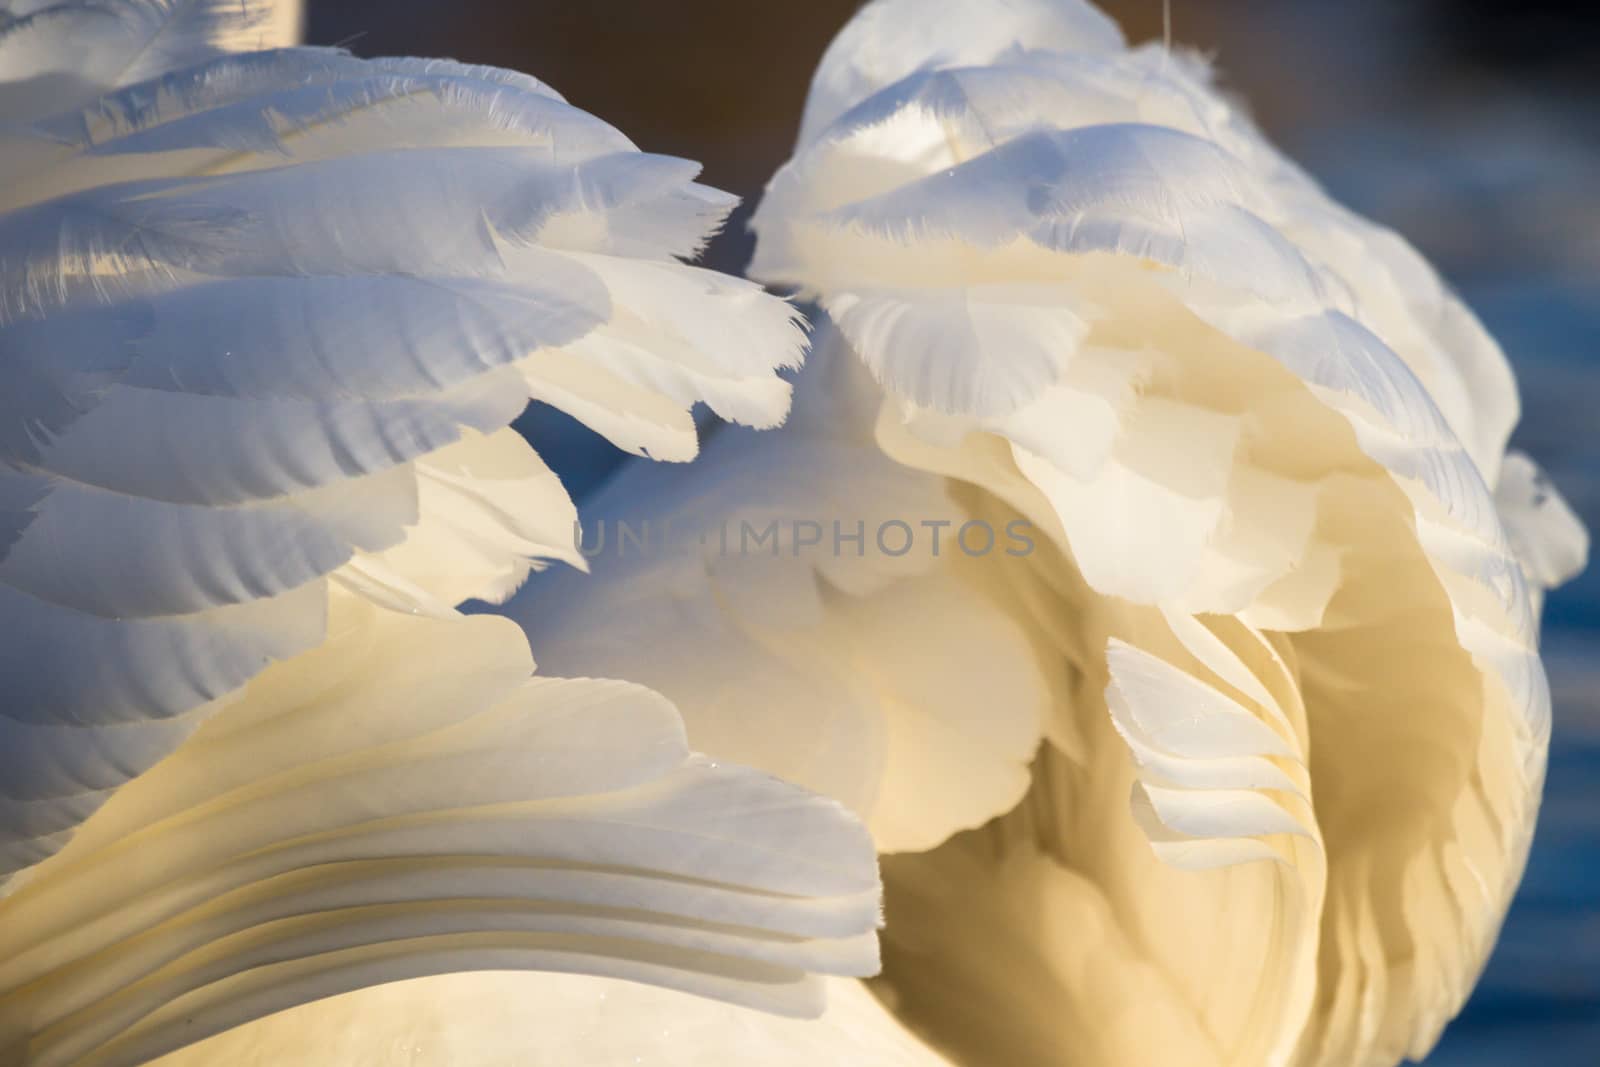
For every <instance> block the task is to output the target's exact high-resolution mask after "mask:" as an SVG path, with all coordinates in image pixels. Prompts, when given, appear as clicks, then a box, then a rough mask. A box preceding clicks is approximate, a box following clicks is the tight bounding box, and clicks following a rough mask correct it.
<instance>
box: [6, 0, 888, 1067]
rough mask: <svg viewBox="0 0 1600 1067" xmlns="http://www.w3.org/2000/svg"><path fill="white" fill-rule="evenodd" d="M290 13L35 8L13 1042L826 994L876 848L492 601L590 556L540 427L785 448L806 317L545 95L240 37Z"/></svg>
mask: <svg viewBox="0 0 1600 1067" xmlns="http://www.w3.org/2000/svg"><path fill="white" fill-rule="evenodd" d="M267 14H270V13H268V12H266V11H265V9H261V10H258V9H256V8H254V7H251V6H249V5H244V6H241V5H237V4H230V5H222V4H212V3H199V2H196V3H181V2H173V3H166V2H155V0H150V2H145V0H127V2H124V3H110V4H101V3H92V4H91V3H76V2H74V3H66V4H59V5H53V6H50V7H44V6H42V5H29V4H23V5H17V4H12V5H9V6H7V7H6V8H5V9H4V12H3V16H4V17H0V115H3V117H4V119H5V123H4V126H3V128H0V142H3V151H0V175H3V178H4V182H3V184H4V186H5V190H6V191H5V193H3V194H0V232H3V234H4V237H3V242H0V243H3V247H4V251H3V252H0V357H3V358H0V394H3V396H4V399H3V400H0V409H3V414H4V416H5V417H4V418H3V419H0V422H3V423H5V425H6V426H8V427H9V429H7V430H5V431H3V432H0V625H3V626H4V628H5V630H6V632H7V634H8V635H10V637H9V638H8V641H7V642H6V645H5V648H4V651H0V688H3V689H4V690H5V691H6V693H7V697H6V701H5V707H4V708H3V709H0V879H7V876H10V877H9V879H7V880H6V882H5V885H4V888H3V890H0V959H3V960H4V961H5V962H4V964H0V969H3V974H0V1060H5V1061H6V1062H11V1060H13V1059H16V1060H18V1061H19V1062H27V1063H39V1064H46V1063H68V1062H71V1063H101V1064H133V1063H138V1062H143V1061H144V1060H146V1059H148V1058H149V1057H151V1056H154V1055H158V1054H160V1053H162V1052H165V1051H167V1050H170V1049H173V1048H176V1047H178V1046H180V1045H183V1044H186V1043H188V1042H191V1041H194V1040H198V1039H199V1038H201V1037H203V1036H205V1035H207V1034H210V1033H215V1032H217V1031H220V1030H224V1029H226V1028H228V1027H231V1026H234V1025H236V1024H239V1023H242V1022H246V1021H248V1020H250V1019H253V1018H255V1017H258V1016H261V1015H264V1014H267V1013H270V1012H274V1011H277V1010H279V1009H282V1008H285V1007H288V1006H291V1005H294V1004H299V1003H303V1002H306V1001H308V1000H312V999H315V998H318V997H323V996H328V995H332V994H334V993H339V992H343V991H346V990H351V989H356V988H359V987H363V986H367V985H371V984H374V983H381V982H387V981H393V980H395V979H400V978H407V977H412V976H418V975H427V974H435V973H442V972H447V971H456V970H467V969H486V968H487V969H496V968H515V969H546V970H558V971H582V972H589V973H596V974H605V975H610V976H615V977H619V978H629V979H634V980H638V981H646V982H654V983H657V984H661V985H665V986H670V987H674V988H678V989H685V990H690V991H693V992H696V993H701V994H705V995H708V996H712V997H716V998H720V999H724V1000H730V1001H735V1002H739V1003H743V1004H749V1005H754V1006H758V1007H762V1008H766V1009H768V1010H772V1011H777V1012H781V1013H786V1014H806V1013H812V1014H814V1013H816V1012H817V1011H820V1010H821V1002H820V989H821V986H820V984H819V981H818V980H817V979H816V978H815V977H813V976H814V975H815V974H817V973H832V974H861V973H866V972H869V971H870V970H872V969H873V967H874V966H875V944H874V938H873V934H872V931H873V930H874V928H875V926H876V923H877V916H878V912H877V891H876V874H875V869H874V864H873V856H872V850H871V845H870V841H869V839H868V838H867V836H866V834H865V831H864V830H863V829H862V827H861V826H860V824H859V823H858V822H857V821H856V820H855V819H854V818H853V817H852V816H850V815H849V814H848V813H846V812H845V811H844V810H843V809H842V808H840V807H839V806H838V805H837V804H835V803H833V802H831V801H827V800H824V799H820V798H816V797H814V796H812V795H811V794H807V793H804V792H802V791H801V790H799V789H796V788H794V787H792V786H790V785H787V784H784V783H782V782H779V781H777V780H776V779H774V778H771V777H769V776H767V775H765V774H762V773H759V772H755V771H748V770H745V769H742V768H739V767H735V766H730V765H727V764H718V763H713V762H711V761H709V760H707V759H706V758H704V757H702V756H698V755H695V754H693V753H692V752H691V750H690V749H689V748H688V747H687V746H686V743H685V740H684V737H683V733H682V726H681V722H680V720H679V719H678V717H677V714H676V712H675V711H674V710H673V709H672V707H671V705H670V704H669V703H667V702H666V700H665V699H663V698H662V697H660V696H657V695H655V694H653V693H651V692H649V691H648V690H644V689H641V688H638V687H635V686H631V685H626V684H623V683H615V682H599V681H588V680H573V681H564V680H559V679H547V678H537V679H531V680H530V679H529V677H528V675H529V673H530V671H531V670H532V666H533V664H532V660H531V658H530V657H529V654H528V650H527V647H526V643H525V641H524V639H523V638H522V636H521V635H520V634H519V633H518V632H517V630H516V629H515V627H513V626H512V625H511V624H509V623H507V622H504V621H501V620H490V619H477V620H473V619H466V618H463V617H461V616H460V615H458V614H457V612H456V610H455V608H456V605H458V604H459V603H460V602H462V601H463V600H465V599H467V598H470V597H483V598H490V599H504V598H505V597H507V596H509V595H510V594H511V593H512V592H513V591H514V590H515V589H516V588H517V587H518V586H519V585H520V584H521V582H522V581H523V579H524V578H526V576H527V575H528V573H530V571H531V570H533V569H536V568H538V567H540V566H543V565H544V564H545V563H546V562H548V561H551V560H564V561H567V562H569V563H571V564H574V565H577V566H581V565H582V563H583V560H582V558H581V557H580V556H579V555H578V554H577V552H576V544H575V540H574V525H575V524H574V519H575V517H576V513H575V510H574V508H573V505H572V502H571V501H570V499H569V498H568V497H567V494H566V493H565V491H564V490H563V489H562V487H561V485H560V482H559V481H558V480H557V478H556V477H555V476H554V474H552V473H551V471H550V470H549V469H548V468H547V467H545V465H544V464H543V463H542V462H541V461H540V460H539V458H538V456H536V455H535V454H534V453H533V451H532V450H531V449H530V448H529V447H528V446H527V444H526V443H525V442H523V441H522V440H521V439H520V438H519V437H518V436H517V435H516V434H515V433H514V432H513V431H511V430H510V429H509V423H510V422H511V421H512V420H513V419H515V418H516V417H517V416H518V415H519V414H520V413H521V412H522V410H523V409H524V407H525V406H526V405H527V403H528V401H529V400H530V398H539V399H543V400H547V401H550V402H553V403H556V404H558V405H559V406H562V407H565V408H566V409H567V410H568V411H570V412H571V413H572V414H573V415H575V416H576V417H578V418H580V419H583V420H584V421H586V422H589V423H590V424H591V425H592V426H594V427H595V428H596V429H598V430H600V431H601V432H605V433H609V434H611V435H612V437H613V438H614V439H616V440H618V442H619V443H620V444H623V445H624V446H625V447H629V448H632V449H634V450H635V451H641V452H643V451H646V450H647V449H648V450H654V451H656V452H658V453H659V454H660V455H662V456H663V457H665V458H674V459H688V458H690V457H692V456H693V455H694V453H695V451H696V446H697V442H696V439H695V433H694V427H693V422H692V419H691V418H690V416H689V413H688V409H689V408H690V407H691V406H692V405H694V404H696V403H700V402H704V403H706V404H708V405H709V406H711V407H712V408H713V409H714V410H716V411H718V412H720V413H722V414H724V415H726V416H728V417H730V418H736V419H741V420H744V421H748V422H751V423H755V424H759V425H771V424H774V423H776V422H778V421H780V420H781V419H782V417H783V415H784V412H785V411H786V410H787V406H788V400H789V391H788V387H787V385H786V384H785V383H784V382H783V381H782V380H781V379H780V378H779V377H778V376H777V375H776V373H775V371H776V369H777V368H778V367H781V366H792V365H795V364H796V363H797V362H798V354H799V350H800V346H801V335H800V332H799V330H798V328H797V326H796V324H795V321H794V315H793V312H792V311H791V310H790V309H789V308H788V307H787V306H786V305H785V304H783V303H782V302H780V301H778V300H776V299H773V298H771V297H768V296H766V295H764V294H762V293H761V292H760V290H759V289H758V288H757V287H756V286H754V285H751V284H749V283H745V282H740V281H737V280H735V279H731V278H726V277H723V276H720V275H714V274H712V273H711V272H708V271H703V270H699V269H697V268H692V267H689V266H686V265H684V264H682V263H681V262H679V261H678V259H679V257H684V256H688V255H691V254H693V253H694V252H695V251H696V250H697V249H698V248H699V246H700V244H701V243H702V242H703V241H704V239H705V238H706V236H707V235H708V234H709V232H710V231H711V230H712V229H713V228H714V227H715V226H716V225H717V224H718V222H719V221H720V219H721V217H722V215H723V214H724V213H725V212H726V211H727V210H728V209H729V208H730V207H731V206H732V198H730V197H728V196H726V195H725V194H722V193H720V192H718V191H716V190H713V189H710V188H707V187H704V186H700V185H697V184H695V183H694V181H693V177H694V175H695V173H696V172H697V170H698V168H697V166H696V165H695V164H692V163H689V162H686V161H683V160H676V159H669V158H666V157H660V156H652V155H648V154H645V153H642V152H640V151H638V150H637V149H636V148H635V147H634V146H633V145H632V144H631V143H630V142H629V141H628V140H627V139H626V138H624V137H623V136H622V135H621V134H620V133H618V132H617V131H616V130H614V129H612V128H611V127H609V126H607V125H605V124H604V123H602V122H600V121H599V120H598V119H595V118H593V117H592V116H589V115H587V114H585V113H583V112H582V111H579V110H578V109H576V108H573V107H571V106H570V105H568V104H566V103H565V102H564V101H563V100H562V99H561V98H560V97H559V96H558V95H557V94H556V93H554V92H553V91H552V90H550V89H549V88H548V87H547V86H544V85H543V84H542V83H540V82H538V81H536V80H535V79H532V78H528V77H526V76H523V75H517V74H512V73H509V72H504V71H497V70H492V69H489V68H481V67H467V66H463V65H460V64H455V63H448V62H436V61H421V60H379V61H361V60H356V59H353V58H351V57H349V56H346V55H343V54H341V53H337V52H331V51H323V50H311V49H289V50H281V51H275V52H262V53H254V54H247V55H233V54H227V53H228V52H229V50H230V49H234V48H237V47H239V46H240V45H241V44H244V43H252V44H253V43H256V41H257V39H258V38H257V35H258V34H259V33H260V32H262V31H261V30H260V29H259V26H258V16H264V15H267ZM263 43H283V42H263ZM641 409H643V410H646V411H648V413H649V415H650V417H651V418H652V419H654V420H656V421H657V423H658V424H660V425H661V426H663V427H664V430H663V432H662V433H659V434H656V435H654V436H645V435H636V434H634V433H633V425H634V422H635V421H636V416H635V414H634V413H635V412H636V411H638V410H641Z"/></svg>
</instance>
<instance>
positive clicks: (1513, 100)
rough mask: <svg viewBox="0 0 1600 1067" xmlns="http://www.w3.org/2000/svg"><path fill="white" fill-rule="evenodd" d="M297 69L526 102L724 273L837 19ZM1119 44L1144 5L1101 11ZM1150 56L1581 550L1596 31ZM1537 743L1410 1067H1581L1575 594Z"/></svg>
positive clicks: (804, 11)
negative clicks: (1323, 201) (1413, 328)
mask: <svg viewBox="0 0 1600 1067" xmlns="http://www.w3.org/2000/svg"><path fill="white" fill-rule="evenodd" d="M307 6H308V8H309V13H308V25H307V33H308V39H309V41H310V42H311V43H313V44H326V45H335V44H337V45H343V46H345V47H347V48H349V49H351V50H352V51H354V52H355V53H357V54H359V55H366V56H375V55H399V54H412V55H415V54H420V55H432V56H449V57H452V58H455V59H460V60H465V61H469V62H475V63H492V64H496V65H498V66H505V67H512V68H515V69H518V70H523V71H526V72H528V73H531V74H534V75H537V76H538V77H539V78H541V79H543V80H545V81H547V82H549V83H550V84H551V85H553V86H555V88H556V89H558V90H559V91H560V92H561V93H563V94H564V95H565V96H566V97H567V99H569V100H570V101H572V102H573V103H574V104H576V105H577V106H579V107H582V108H584V109H586V110H589V111H592V112H594V113H596V114H598V115H600V116H601V117H603V118H605V119H606V120H607V121H609V122H611V123H613V124H614V125H616V126H617V127H619V128H620V129H622V130H623V131H625V132H626V133H627V134H628V135H629V136H630V137H632V138H633V139H634V140H635V141H636V142H637V143H638V144H639V146H640V147H641V148H644V149H646V150H648V151H654V152H664V153H668V154H673V155H680V156H686V157H688V158H691V159H698V160H701V161H703V162H704V163H705V175H704V177H705V180H706V181H707V182H709V183H710V184H712V185H715V186H718V187H720V188H723V189H728V190H730V191H732V192H735V193H738V194H740V195H741V196H743V197H745V199H746V205H745V207H744V208H742V209H741V211H740V212H739V213H738V214H737V215H735V216H734V219H733V220H732V222H731V223H730V225H729V226H728V227H727V229H726V230H725V231H724V233H723V234H722V235H721V236H720V237H718V238H717V240H716V241H715V242H714V243H713V244H712V246H711V248H710V250H709V252H708V260H709V263H710V265H712V266H714V267H717V268H719V269H722V270H727V271H734V272H738V271H740V270H741V269H742V268H743V266H744V265H745V263H746V262H747V261H748V259H749V255H750V248H751V240H750V237H749V235H748V234H747V233H746V232H745V229H744V219H745V218H746V217H747V214H748V209H749V207H750V205H751V204H752V203H753V202H754V200H755V199H756V198H757V197H758V196H759V194H760V191H761V187H762V185H763V184H764V183H765V181H766V179H767V178H768V177H769V176H770V175H771V174H772V172H773V171H774V170H775V169H776V168H777V166H778V165H779V164H780V163H781V162H782V161H783V160H784V159H785V158H786V157H787V156H788V153H789V149H790V147H791V143H792V141H793V138H794V135H795V132H796V129H797V128H798V125H799V119H800V110H801V106H802V104H803V102H804V99H805V92H806V87H807V84H808V82H809V80H810V75H811V71H812V70H813V68H814V67H815V66H816V63H817V60H818V58H819V57H820V56H821V54H822V51H823V49H824V48H825V47H826V45H827V43H828V41H829V40H830V39H831V38H832V36H833V35H834V33H835V32H836V31H837V30H838V29H839V27H840V26H841V25H843V24H844V22H845V20H846V19H848V18H849V17H850V15H851V14H852V12H853V11H854V10H855V8H856V7H857V6H858V2H857V0H802V2H798V3H786V4H779V3H774V2H772V0H673V2H668V0H590V2H587V3H572V2H570V0H522V2H520V3H516V4H509V3H506V2H504V0H454V2H452V3H451V4H449V5H441V4H438V3H437V2H435V0H308V4H307ZM1101 7H1103V8H1105V9H1106V10H1108V11H1109V12H1110V13H1111V14H1112V15H1114V16H1115V17H1116V18H1117V19H1118V20H1119V21H1121V23H1122V25H1123V27H1124V29H1125V30H1126V31H1127V33H1128V36H1129V38H1130V40H1133V41H1141V40H1146V39H1150V38H1159V37H1160V36H1161V34H1162V18H1163V16H1162V2H1161V0H1107V2H1102V3H1101ZM1171 8H1172V29H1173V37H1174V39H1175V40H1176V41H1177V42H1179V43H1181V44H1186V45H1190V46H1193V47H1196V48H1198V49H1200V50H1201V51H1203V52H1205V53H1207V54H1209V55H1211V56H1213V57H1214V59H1215V62H1216V65H1217V67H1218V69H1219V71H1220V76H1221V81H1222V83H1223V84H1224V85H1225V86H1226V87H1228V88H1229V89H1231V90H1233V91H1234V92H1235V93H1236V94H1238V95H1239V96H1242V97H1244V98H1245V99H1247V100H1248V101H1249V103H1250V107H1251V109H1252V110H1253V111H1254V113H1255V114H1256V116H1257V118H1258V119H1259V121H1260V123H1261V125H1262V126H1263V127H1264V128H1265V130H1266V131H1267V133H1268V134H1269V135H1270V136H1271V137H1273V139H1274V140H1276V141H1277V142H1278V143H1279V144H1280V145H1282V146H1284V147H1285V148H1286V149H1287V150H1288V151H1289V153H1290V154H1291V155H1292V156H1294V157H1296V158H1297V159H1299V160H1300V161H1301V162H1302V163H1304V164H1305V165H1306V166H1307V167H1308V168H1309V169H1310V170H1311V172H1312V173H1313V174H1315V175H1317V176H1319V177H1320V178H1321V179H1322V181H1323V182H1324V183H1325V184H1326V185H1327V186H1328V187H1329V188H1330V190H1331V191H1332V192H1333V193H1334V195H1335V196H1337V197H1338V198H1339V199H1341V200H1343V201H1345V202H1346V203H1348V204H1350V205H1351V206H1353V207H1355V208H1356V209H1358V210H1360V211H1362V212H1363V213H1365V214H1368V215H1370V216H1373V217H1374V218H1377V219H1378V220H1380V221H1382V222H1384V223H1387V224H1388V225H1390V226H1393V227H1394V228H1396V229H1397V230H1399V231H1400V232H1401V233H1403V234H1405V235H1406V236H1407V237H1409V238H1410V239H1411V240H1412V241H1413V242H1414V243H1415V244H1416V245H1418V246H1419V247H1420V248H1421V249H1422V251H1423V252H1424V253H1425V254H1426V255H1427V256H1428V257H1429V258H1430V259H1431V260H1433V262H1434V263H1435V264H1436V265H1437V266H1439V268H1440V269H1441V270H1442V271H1443V272H1444V274H1445V275H1446V276H1447V277H1448V278H1449V279H1450V280H1451V281H1452V282H1453V283H1454V284H1455V285H1456V286H1457V288H1458V289H1459V290H1460V291H1461V293H1462V294H1463V295H1464V297H1465V298H1466V300H1467V302H1468V303H1469V304H1470V305H1471V306H1472V307H1473V308H1474V309H1475V310H1476V311H1477V312H1478V314H1479V315H1480V316H1481V317H1482V318H1483V319H1484V320H1485V322H1486V323H1487V324H1488V326H1489V328H1490V330H1491V331H1493V332H1494V334H1495V335H1496V336H1497V337H1498V338H1499V339H1500V341H1501V343H1502V344H1503V345H1504V346H1505V349H1506V351H1507V353H1508V354H1509V355H1510V356H1511V359H1512V362H1513V363H1514V364H1515V366H1516V369H1517V374H1518V378H1519V379H1520V381H1521V386H1522V398H1523V411H1524V416H1523V423H1522V426H1521V428H1520V429H1519V430H1518V432H1517V435H1516V437H1515V438H1514V439H1513V443H1514V444H1515V445H1516V446H1518V447H1521V448H1523V449H1525V450H1526V451H1528V452H1529V453H1531V454H1532V455H1533V456H1534V457H1535V458H1536V459H1537V460H1538V461H1539V462H1540V463H1541V464H1543V465H1544V467H1545V468H1546V469H1547V470H1548V471H1549V472H1550V473H1551V474H1552V476H1553V477H1554V478H1555V481H1556V483H1557V484H1558V485H1559V486H1560V488H1561V490H1562V492H1563V493H1565V494H1566V496H1567V498H1568V499H1569V500H1570V501H1571V502H1572V504H1573V506H1574V507H1575V508H1576V509H1577V510H1578V512H1579V514H1581V515H1582V516H1583V517H1584V519H1585V521H1586V522H1587V524H1588V526H1589V528H1590V529H1591V530H1597V529H1600V5H1596V4H1590V3H1586V2H1583V0H1568V2H1563V0H1171ZM520 428H521V429H523V431H524V432H525V433H526V434H528V436H529V437H531V438H532V439H533V440H534V442H535V444H536V445H537V446H538V447H539V449H540V451H541V453H542V454H544V455H545V457H546V458H547V459H548V460H549V461H550V462H551V463H552V465H554V466H555V467H556V468H557V470H558V471H559V472H560V473H561V474H562V476H563V478H564V479H565V480H566V481H567V483H568V484H569V486H570V487H571V488H572V489H573V490H574V492H575V493H578V494H580V496H581V494H582V493H583V492H584V491H585V490H586V489H588V488H591V487H593V486H594V485H595V484H597V483H598V481H599V480H601V479H602V478H603V477H604V476H605V475H606V473H607V472H608V471H610V470H611V469H612V468H613V467H614V466H615V464H616V463H617V462H618V461H619V460H620V459H621V458H622V456H621V455H620V454H619V453H616V452H615V451H614V450H612V449H611V448H610V447H609V446H608V445H606V444H605V443H604V442H603V441H601V440H600V439H599V438H597V437H594V436H593V435H590V434H588V433H587V432H586V431H584V430H582V428H581V427H578V426H577V425H576V424H575V423H572V422H570V421H568V420H566V419H564V418H563V417H561V416H559V415H557V414H555V413H554V412H551V411H549V410H548V409H545V410H534V411H530V413H529V414H528V415H527V416H526V417H525V418H524V419H523V422H522V423H521V424H520ZM1545 648H1546V655H1547V663H1548V665H1549V669H1550V676H1551V684H1552V688H1553V689H1554V692H1555V711H1556V719H1555V740H1554V747H1553V751H1552V753H1551V761H1550V776H1549V783H1548V786H1547V791H1546V798H1545V809H1544V816H1543V820H1542V822H1541V824H1540V829H1539V833H1538V837H1537V840H1536V841H1535V844H1534V849H1533V856H1532V860H1531V862H1530V865H1529V869H1528V875H1527V879H1526V881H1525V882H1524V884H1523V887H1522V891H1521V893H1520V895H1519V897H1518V899H1517V902H1516V904H1515V906H1514V907H1513V909H1512V912H1511V916H1510V919H1509V920H1508V922H1507V924H1506V928H1505V932H1504V935H1503V937H1502V939H1501V942H1500V946H1499V948H1498V950H1497V951H1496V954H1495V956H1494V958H1493V959H1492V960H1491V962H1490V964H1489V970H1488V973H1487V974H1486V976H1485V978H1484V981H1483V983H1482V984H1481V986H1480V987H1479V988H1478V990H1477V993H1476V994H1475V996H1474V997H1473V1000H1472V1002H1471V1003H1470V1004H1469V1005H1468V1007H1467V1009H1466V1011H1465V1012H1464V1013H1463V1015H1462V1016H1461V1018H1460V1019H1459V1020H1457V1022H1456V1023H1455V1024H1454V1025H1453V1026H1452V1027H1451V1028H1450V1030H1449V1031H1448V1032H1447V1033H1446V1035H1445V1039H1444V1041H1443V1043H1442V1044H1441V1045H1440V1047H1439V1049H1438V1051H1437V1052H1436V1053H1435V1054H1434V1056H1432V1057H1431V1058H1430V1059H1429V1060H1428V1065H1429V1067H1488V1065H1494V1067H1508V1065H1512V1067H1520V1065H1524V1064H1540V1065H1542V1067H1593V1065H1595V1064H1600V567H1595V568H1591V569H1590V571H1589V572H1588V573H1587V574H1586V575H1584V576H1583V577H1580V578H1579V579H1578V580H1577V581H1576V582H1574V583H1573V584H1571V585H1569V586H1568V587H1566V588H1565V589H1563V590H1561V591H1559V592H1558V593H1557V594H1555V595H1554V596H1552V597H1551V599H1550V602H1549V605H1548V607H1547V609H1546V632H1545Z"/></svg>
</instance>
